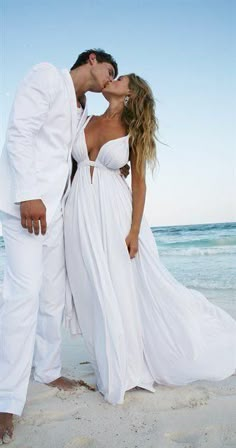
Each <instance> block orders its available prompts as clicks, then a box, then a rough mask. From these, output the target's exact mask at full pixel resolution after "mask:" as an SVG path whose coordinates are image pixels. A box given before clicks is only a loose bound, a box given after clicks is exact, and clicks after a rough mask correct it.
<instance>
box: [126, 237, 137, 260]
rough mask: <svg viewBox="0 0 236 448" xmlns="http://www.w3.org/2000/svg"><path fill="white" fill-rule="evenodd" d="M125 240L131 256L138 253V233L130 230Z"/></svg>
mask: <svg viewBox="0 0 236 448" xmlns="http://www.w3.org/2000/svg"><path fill="white" fill-rule="evenodd" d="M125 242H126V245H127V249H128V252H129V256H130V258H134V257H135V255H137V253H138V234H137V233H134V232H132V231H130V232H129V234H128V236H127V237H126V239H125Z"/></svg>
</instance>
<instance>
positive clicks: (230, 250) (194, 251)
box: [159, 246, 236, 257]
mask: <svg viewBox="0 0 236 448" xmlns="http://www.w3.org/2000/svg"><path fill="white" fill-rule="evenodd" d="M159 251H160V254H161V255H164V256H178V257H179V256H180V257H181V256H182V257H191V256H196V255H198V256H203V255H204V256H205V255H233V254H236V246H230V247H229V246H225V247H222V246H220V247H201V248H200V247H189V248H184V249H182V248H175V249H173V248H172V247H169V248H163V247H159Z"/></svg>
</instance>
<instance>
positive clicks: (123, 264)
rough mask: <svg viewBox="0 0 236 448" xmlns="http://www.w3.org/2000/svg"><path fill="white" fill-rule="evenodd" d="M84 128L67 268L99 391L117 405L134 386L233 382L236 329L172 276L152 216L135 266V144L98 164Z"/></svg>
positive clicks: (109, 150) (111, 148)
mask: <svg viewBox="0 0 236 448" xmlns="http://www.w3.org/2000/svg"><path fill="white" fill-rule="evenodd" d="M87 122H88V121H87ZM85 126H86V123H85ZM85 126H84V127H85ZM84 127H83V128H82V129H81V131H80V133H79V135H78V140H77V143H76V146H75V148H74V151H73V157H74V158H75V159H76V161H77V162H78V170H77V172H76V175H75V177H74V181H73V184H72V188H71V192H70V195H69V198H68V201H67V205H66V210H65V243H66V263H67V270H68V277H69V282H70V287H71V291H72V294H73V301H74V307H75V312H76V314H77V316H78V319H79V324H80V327H81V330H82V333H83V337H84V339H85V342H86V345H87V348H88V350H89V353H90V357H91V362H92V364H93V367H94V369H95V373H96V378H97V386H98V389H99V390H100V392H101V393H102V394H103V395H104V397H105V399H106V400H107V401H109V402H110V403H113V404H116V403H122V402H123V400H124V395H125V391H127V390H128V389H131V388H133V387H135V386H140V387H142V388H146V389H148V390H153V383H154V382H156V383H159V384H165V385H184V384H187V383H190V382H193V381H195V380H201V379H205V380H221V379H224V378H226V377H228V376H229V375H231V374H233V373H234V372H235V368H236V321H235V320H234V319H232V318H231V317H230V316H229V315H228V314H227V313H226V312H225V311H223V310H222V309H220V308H219V307H217V306H214V305H213V304H212V303H210V302H209V301H208V300H207V299H206V298H205V297H204V296H203V295H202V294H201V293H199V292H197V291H195V290H192V289H187V288H186V287H184V286H183V285H182V284H180V283H179V282H178V281H177V280H175V278H173V276H172V275H171V274H170V273H169V272H168V270H167V269H166V268H165V267H164V266H163V265H162V263H161V262H160V260H159V256H158V251H157V247H156V243H155V240H154V237H153V235H152V232H151V230H150V228H149V227H148V225H147V223H146V221H145V218H143V220H142V224H141V230H140V235H139V252H138V254H137V256H136V257H135V258H134V259H132V260H131V259H130V257H129V253H128V250H127V247H126V243H125V238H126V236H127V234H128V233H129V230H130V225H131V214H132V197H131V191H130V188H129V187H128V185H127V183H126V181H125V180H124V178H123V177H122V176H121V175H120V171H119V169H120V167H122V166H124V165H125V164H126V163H127V161H128V157H129V146H128V136H125V137H121V138H118V139H114V140H111V141H109V142H108V143H106V144H105V145H103V146H102V148H101V149H100V152H99V154H98V156H97V159H96V161H95V162H90V160H89V156H88V151H87V146H86V140H85V133H84ZM90 166H94V170H93V175H92V178H91V174H90Z"/></svg>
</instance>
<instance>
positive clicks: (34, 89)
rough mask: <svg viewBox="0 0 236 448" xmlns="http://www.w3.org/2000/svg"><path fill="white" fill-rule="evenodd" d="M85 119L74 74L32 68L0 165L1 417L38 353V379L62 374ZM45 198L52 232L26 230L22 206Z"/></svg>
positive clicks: (17, 404)
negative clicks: (76, 154) (71, 209)
mask: <svg viewBox="0 0 236 448" xmlns="http://www.w3.org/2000/svg"><path fill="white" fill-rule="evenodd" d="M86 116H87V112H86V109H85V110H84V111H82V110H81V114H78V109H77V102H76V94H75V89H74V85H73V82H72V78H71V76H70V73H69V71H68V70H63V71H60V70H58V69H57V68H56V67H54V66H53V65H51V64H48V63H42V64H38V65H36V66H35V67H33V68H32V70H31V71H30V73H29V74H28V75H27V76H26V77H25V79H24V80H23V82H22V84H21V85H20V87H19V89H18V92H17V94H16V98H15V101H14V104H13V108H12V111H11V115H10V119H9V125H8V130H7V135H6V143H5V146H4V148H3V151H2V156H1V159H0V211H1V219H2V226H3V237H4V241H5V246H6V254H7V260H6V268H5V275H4V286H3V296H2V299H1V302H0V412H9V413H13V414H17V415H20V414H21V413H22V409H23V407H24V404H25V399H26V392H27V387H28V382H29V376H30V371H31V366H32V360H33V353H34V361H33V364H34V367H35V374H34V377H35V379H36V380H38V381H41V382H45V383H48V382H51V381H53V380H54V379H56V378H58V377H59V376H60V375H61V360H60V343H61V336H60V333H61V321H62V315H63V309H64V303H65V261H64V239H63V206H64V202H65V199H66V196H67V193H68V191H69V187H70V174H71V166H72V165H71V150H72V145H73V142H74V140H75V137H76V133H77V131H78V130H79V128H80V125H83V123H84V121H85V119H86ZM30 199H42V201H43V202H44V204H45V206H46V217H47V225H48V228H47V233H46V235H44V236H42V235H39V236H36V235H34V234H29V233H28V231H27V230H25V229H23V228H22V227H21V223H20V209H19V208H20V202H21V201H26V200H30Z"/></svg>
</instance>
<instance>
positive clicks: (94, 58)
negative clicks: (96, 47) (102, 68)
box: [88, 53, 97, 65]
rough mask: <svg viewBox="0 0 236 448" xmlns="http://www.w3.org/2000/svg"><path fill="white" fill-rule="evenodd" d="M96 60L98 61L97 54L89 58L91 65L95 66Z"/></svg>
mask: <svg viewBox="0 0 236 448" xmlns="http://www.w3.org/2000/svg"><path fill="white" fill-rule="evenodd" d="M96 60H97V58H96V54H95V53H90V55H89V58H88V62H89V64H90V65H93V64H94V62H95V61H96Z"/></svg>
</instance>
